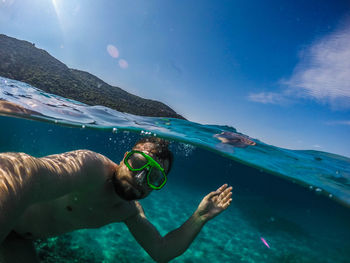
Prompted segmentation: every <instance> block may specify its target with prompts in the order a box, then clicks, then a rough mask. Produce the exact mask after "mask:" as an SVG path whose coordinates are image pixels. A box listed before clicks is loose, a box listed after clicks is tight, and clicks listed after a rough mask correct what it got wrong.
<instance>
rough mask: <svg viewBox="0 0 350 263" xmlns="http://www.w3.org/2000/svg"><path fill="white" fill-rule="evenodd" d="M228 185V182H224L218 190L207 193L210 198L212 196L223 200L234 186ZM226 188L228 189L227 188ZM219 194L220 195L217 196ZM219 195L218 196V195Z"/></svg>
mask: <svg viewBox="0 0 350 263" xmlns="http://www.w3.org/2000/svg"><path fill="white" fill-rule="evenodd" d="M227 186H228V185H227V184H223V185H222V186H220V187H219V188H218V189H217V190H216V191H213V192H211V193H210V194H208V195H207V197H208V198H212V197H215V199H218V200H219V201H221V200H222V199H223V198H224V197H226V195H227V194H228V193H230V192H231V190H232V186H230V187H228V188H226V187H227ZM225 188H226V189H225ZM217 195H218V196H217ZM216 196H217V197H216Z"/></svg>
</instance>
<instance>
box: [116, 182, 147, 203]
mask: <svg viewBox="0 0 350 263" xmlns="http://www.w3.org/2000/svg"><path fill="white" fill-rule="evenodd" d="M114 190H115V192H116V193H117V195H118V196H119V197H120V198H122V199H124V200H126V201H133V200H139V199H141V198H140V195H139V194H138V193H136V192H135V191H134V190H133V188H132V187H131V186H130V185H123V184H121V183H120V182H119V181H115V182H114Z"/></svg>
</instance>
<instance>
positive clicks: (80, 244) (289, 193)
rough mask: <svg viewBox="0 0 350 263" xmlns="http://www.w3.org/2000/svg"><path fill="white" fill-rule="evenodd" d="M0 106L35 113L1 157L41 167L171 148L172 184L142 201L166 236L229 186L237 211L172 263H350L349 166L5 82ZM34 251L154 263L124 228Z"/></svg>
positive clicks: (6, 129)
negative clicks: (151, 145)
mask: <svg viewBox="0 0 350 263" xmlns="http://www.w3.org/2000/svg"><path fill="white" fill-rule="evenodd" d="M0 99H3V100H6V101H9V102H14V103H16V104H18V105H21V106H22V107H24V108H26V109H30V110H32V111H34V112H32V114H22V113H15V114H13V113H8V112H6V113H5V112H3V114H2V115H3V116H2V117H0V123H1V131H0V152H6V151H16V152H26V153H28V154H31V155H33V156H36V157H40V156H44V155H48V154H53V153H61V152H65V151H70V150H76V149H90V150H93V151H96V152H99V153H102V154H104V155H106V156H107V157H109V158H110V159H112V160H113V161H115V162H118V163H119V162H120V160H121V159H122V157H123V154H124V152H125V151H128V150H130V148H131V147H132V146H133V144H134V143H135V142H136V141H137V140H138V139H139V138H140V137H141V136H145V135H147V136H155V135H156V136H160V137H163V138H167V139H169V140H170V141H171V146H170V148H171V150H172V151H173V152H174V155H175V159H174V164H173V170H172V171H171V173H170V175H169V180H168V183H167V185H166V187H165V188H164V189H163V190H161V191H158V192H154V193H152V194H151V195H150V196H149V197H147V198H146V199H145V200H142V201H141V203H142V205H143V207H144V209H145V213H146V216H147V217H148V218H149V220H150V221H151V222H152V223H153V224H154V225H155V226H156V227H157V229H158V230H159V231H160V233H161V234H162V235H165V234H166V233H168V232H169V231H171V230H173V229H175V228H177V227H179V226H181V224H182V223H183V222H185V221H186V220H187V219H188V217H190V216H191V214H192V213H193V212H194V211H195V209H196V208H197V206H198V204H199V202H200V201H201V199H202V198H203V197H204V196H205V195H206V194H207V193H208V192H210V191H213V190H215V189H216V188H217V187H218V186H220V185H221V184H223V183H228V184H229V185H232V186H233V202H232V204H231V206H230V207H229V208H228V209H227V210H226V211H224V212H223V213H222V214H220V215H219V216H218V217H216V218H214V219H213V220H212V221H210V222H208V223H207V224H206V225H205V226H204V228H203V229H202V231H201V233H200V234H199V235H198V236H197V238H196V239H195V241H194V242H193V243H192V245H191V246H190V248H189V249H188V250H187V251H186V252H185V253H184V254H183V255H182V256H180V257H178V258H176V259H174V260H173V261H172V262H349V260H348V259H349V258H350V223H349V222H350V220H349V219H350V209H349V206H350V185H349V179H350V159H349V158H346V157H342V156H339V155H334V154H330V153H325V152H318V151H292V150H287V149H283V148H278V147H275V146H272V145H268V144H265V143H263V142H261V141H259V140H255V139H252V138H250V140H252V141H254V142H255V143H256V144H255V145H245V146H244V147H242V146H241V145H240V144H239V143H237V141H234V140H233V142H232V143H231V144H224V143H222V142H221V141H220V140H219V139H218V138H217V136H215V135H216V134H221V133H222V132H226V133H227V134H231V135H232V136H233V137H230V138H231V139H236V138H247V137H245V136H244V137H242V136H243V135H241V134H239V133H238V132H237V130H236V129H234V128H232V127H228V126H218V125H200V124H197V123H193V122H189V121H184V120H177V119H172V118H150V117H140V116H134V115H131V114H125V113H121V112H117V111H114V110H111V109H108V108H106V107H102V106H87V105H85V104H82V103H79V102H76V101H72V100H67V99H65V98H62V97H59V96H55V95H52V94H46V93H44V92H42V91H40V90H38V89H36V88H34V87H32V86H29V85H27V84H24V83H21V82H18V81H14V80H9V79H5V78H0ZM15 117H16V118H15ZM17 117H20V118H17ZM237 128H239V127H237ZM247 140H248V139H247ZM261 238H264V239H265V240H266V242H267V243H268V244H269V246H270V248H268V247H267V246H266V245H264V243H263V242H262V240H261ZM36 248H37V251H38V253H39V256H40V258H41V262H152V259H151V258H150V257H149V256H148V255H147V254H146V252H144V251H143V250H142V248H141V247H140V246H139V245H138V244H137V242H136V241H135V240H134V239H133V237H132V235H131V234H130V233H129V232H128V231H127V228H126V226H124V225H123V224H110V225H108V226H105V227H103V228H101V229H96V230H79V231H75V232H73V233H69V234H65V235H63V236H59V237H57V238H50V239H47V240H38V241H37V242H36Z"/></svg>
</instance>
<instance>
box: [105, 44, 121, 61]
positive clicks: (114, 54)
mask: <svg viewBox="0 0 350 263" xmlns="http://www.w3.org/2000/svg"><path fill="white" fill-rule="evenodd" d="M107 52H108V54H109V55H110V56H111V57H112V58H117V57H119V51H118V49H117V48H116V47H115V46H113V45H111V44H109V45H108V46H107Z"/></svg>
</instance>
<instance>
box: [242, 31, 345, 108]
mask: <svg viewBox="0 0 350 263" xmlns="http://www.w3.org/2000/svg"><path fill="white" fill-rule="evenodd" d="M280 84H281V86H282V88H283V90H282V91H281V92H275V93H271V92H262V93H258V94H250V95H249V99H250V100H253V101H257V102H262V103H274V104H278V103H283V102H284V100H286V99H287V98H290V99H291V98H307V99H315V100H316V101H317V102H319V103H324V104H329V105H330V106H331V107H332V108H333V109H349V108H350V26H347V27H345V28H343V29H341V30H337V31H335V32H333V33H331V34H329V35H327V36H325V37H323V38H321V39H319V40H318V41H316V42H314V44H312V45H311V46H310V47H308V48H306V49H305V50H303V51H302V52H301V55H300V61H299V63H298V64H297V65H296V67H295V69H294V71H293V73H292V75H291V77H290V78H289V79H283V80H280Z"/></svg>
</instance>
